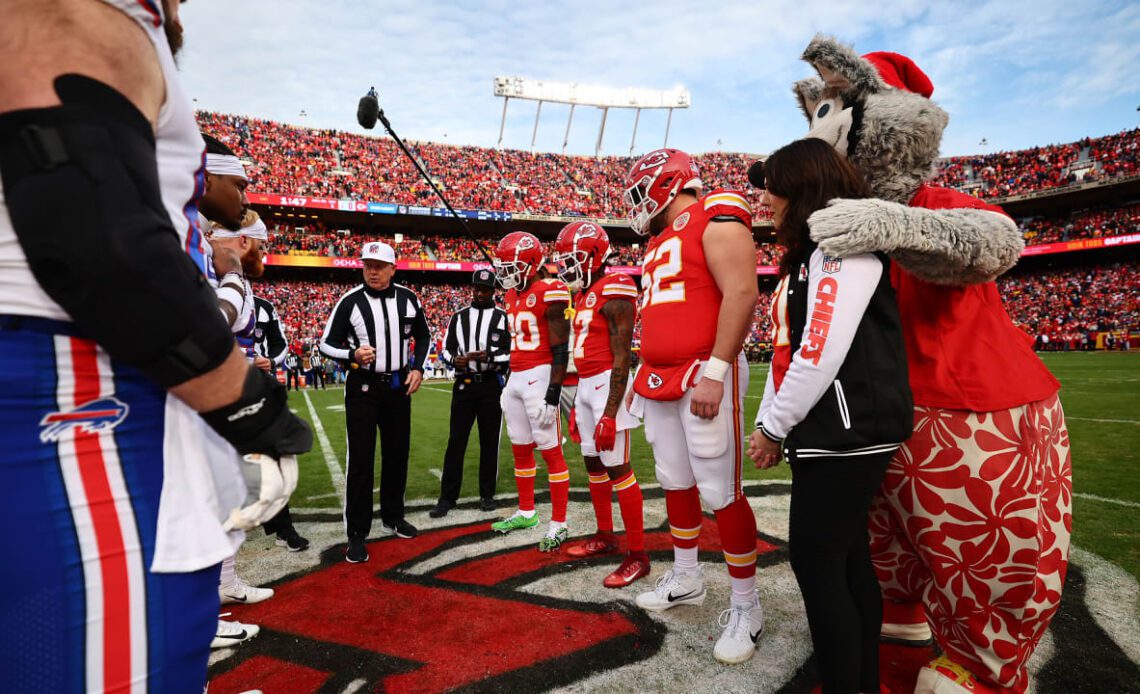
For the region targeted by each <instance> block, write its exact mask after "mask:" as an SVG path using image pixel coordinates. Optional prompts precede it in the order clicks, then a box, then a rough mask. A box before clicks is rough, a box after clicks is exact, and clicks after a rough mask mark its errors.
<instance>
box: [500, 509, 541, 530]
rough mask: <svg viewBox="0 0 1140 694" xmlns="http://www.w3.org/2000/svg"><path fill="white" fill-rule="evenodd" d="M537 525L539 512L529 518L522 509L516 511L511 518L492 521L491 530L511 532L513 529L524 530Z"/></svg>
mask: <svg viewBox="0 0 1140 694" xmlns="http://www.w3.org/2000/svg"><path fill="white" fill-rule="evenodd" d="M536 525H538V514H537V513H536V514H534V515H533V516H531V517H530V518H527V517H526V516H524V515H523V514H522V511H515V515H513V516H511V517H510V518H507V519H506V520H501V521H499V522H497V523H492V524H491V530H494V531H495V532H497V533H509V532H510V531H512V530H524V529H526V528H533V527H534V526H536Z"/></svg>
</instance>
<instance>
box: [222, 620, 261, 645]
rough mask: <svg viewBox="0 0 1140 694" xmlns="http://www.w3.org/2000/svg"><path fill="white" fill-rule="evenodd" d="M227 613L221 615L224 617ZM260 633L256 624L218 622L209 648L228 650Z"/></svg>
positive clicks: (259, 628)
mask: <svg viewBox="0 0 1140 694" xmlns="http://www.w3.org/2000/svg"><path fill="white" fill-rule="evenodd" d="M228 614H229V612H226V613H223V614H222V616H223V617H225V616H227V615H228ZM260 632H261V627H259V626H257V625H256V624H242V623H241V622H227V621H225V620H222V619H219V620H218V631H217V632H216V633H215V635H214V640H213V641H211V642H210V648H229V647H230V646H236V645H238V644H239V643H245V642H246V641H249V640H250V639H252V638H253V637H254V636H257V635H258V633H260Z"/></svg>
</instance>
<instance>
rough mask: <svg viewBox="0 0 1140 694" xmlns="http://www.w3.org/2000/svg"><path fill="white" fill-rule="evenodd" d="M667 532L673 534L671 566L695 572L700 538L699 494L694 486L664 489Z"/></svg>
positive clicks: (682, 571) (679, 569)
mask: <svg viewBox="0 0 1140 694" xmlns="http://www.w3.org/2000/svg"><path fill="white" fill-rule="evenodd" d="M665 510H666V512H667V513H668V515H669V533H670V534H671V535H672V536H673V568H674V569H675V570H677V571H680V572H681V573H696V571H697V543H698V542H699V541H700V539H701V495H700V492H698V491H697V488H696V487H689V488H688V489H667V490H665Z"/></svg>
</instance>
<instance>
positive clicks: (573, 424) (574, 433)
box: [566, 407, 582, 444]
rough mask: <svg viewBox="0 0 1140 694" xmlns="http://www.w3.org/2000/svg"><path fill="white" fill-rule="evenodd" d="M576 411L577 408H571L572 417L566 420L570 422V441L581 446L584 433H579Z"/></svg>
mask: <svg viewBox="0 0 1140 694" xmlns="http://www.w3.org/2000/svg"><path fill="white" fill-rule="evenodd" d="M575 410H576V408H574V407H571V408H570V416H569V417H567V418H566V419H568V420H569V422H570V427H569V429H570V440H571V441H573V442H574V443H578V444H580V443H582V432H580V431H578V413H577V412H576V411H575Z"/></svg>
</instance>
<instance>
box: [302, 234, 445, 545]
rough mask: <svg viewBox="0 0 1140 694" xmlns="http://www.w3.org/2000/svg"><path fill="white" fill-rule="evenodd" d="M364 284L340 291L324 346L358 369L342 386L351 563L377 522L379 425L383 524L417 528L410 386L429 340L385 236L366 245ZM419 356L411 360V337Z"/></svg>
mask: <svg viewBox="0 0 1140 694" xmlns="http://www.w3.org/2000/svg"><path fill="white" fill-rule="evenodd" d="M361 260H363V261H364V284H363V285H361V286H359V287H356V288H355V289H353V290H351V291H349V292H348V293H347V294H345V295H344V296H342V297H341V299H340V301H339V302H337V305H336V307H335V308H334V309H333V311H332V315H331V316H329V320H328V324H327V325H325V332H324V335H323V336H322V337H321V343H320V350H321V352H322V353H323V354H324V355H325V356H327V357H329V358H331V359H337V360H339V361H341V362H343V363H345V364H354V365H356V366H357V367H359V368H354V369H352V370H351V371H349V374H348V380H347V381H346V382H345V388H344V418H345V428H346V429H347V432H348V455H347V456H346V459H345V466H346V468H347V472H346V475H345V477H346V478H347V479H346V484H347V489H346V490H345V500H344V502H345V503H344V522H345V531H346V532H347V534H348V552H347V553H346V555H345V559H346V560H347V561H348V562H349V563H352V564H357V563H360V562H365V561H368V550H367V549H365V547H364V540H365V539H366V538H367V537H368V533H369V531H370V530H371V528H372V484H373V482H374V480H375V472H376V471H375V465H376V429H377V427H379V429H380V446H381V449H380V450H381V463H380V530H381V532H382V533H383V534H385V535H398V536H399V537H404V538H409V537H415V536H416V529H415V527H414V526H413V525H412V524H411V523H409V522H408V521H406V520H405V519H404V488H405V487H406V486H407V482H408V448H409V444H410V439H411V425H412V399H411V395H412V393H415V392H416V391H417V390H418V389H419V387H420V381H422V380H423V375H424V372H423V363H424V358H425V357H426V356H427V352H428V347H429V346H430V344H429V343H430V342H431V333H430V331H429V330H428V324H427V319H426V318H425V317H424V312H423V309H422V308H421V307H420V300H419V298H418V297H416V295H415V294H414V293H413V292H412V291H411V290H410V289H408V288H407V287H404V286H402V285H399V284H395V283H393V282H392V275H394V274H395V273H396V252H395V251H394V250H392V247H391V246H389V245H388V244H386V243H382V242H376V241H374V242H369V243H366V244H364V252H363V254H362V255H361ZM413 339H414V340H415V349H416V352H415V358H414V360H411V361H409V354H408V352H409V347H410V345H409V342H410V341H411V340H413Z"/></svg>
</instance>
